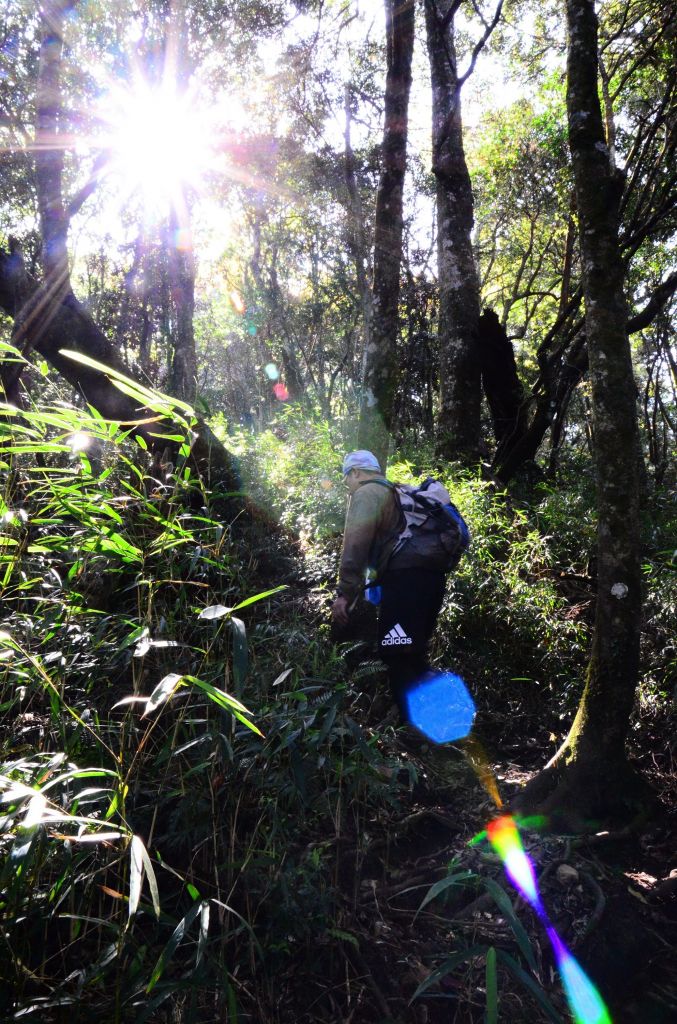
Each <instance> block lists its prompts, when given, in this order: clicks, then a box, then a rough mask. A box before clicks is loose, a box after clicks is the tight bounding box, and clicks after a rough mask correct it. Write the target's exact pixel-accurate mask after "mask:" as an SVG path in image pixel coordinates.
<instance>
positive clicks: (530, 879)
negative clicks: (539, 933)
mask: <svg viewBox="0 0 677 1024" xmlns="http://www.w3.org/2000/svg"><path fill="white" fill-rule="evenodd" d="M487 838H488V839H489V842H490V843H491V845H492V846H493V848H494V850H495V851H496V853H497V854H498V856H499V857H500V858H501V860H502V861H503V864H504V866H505V871H506V874H507V875H508V878H509V879H510V881H511V882H512V883H513V885H514V886H515V888H516V889H519V891H520V892H521V893H523V895H524V896H526V898H527V899H528V900H529V903H530V904H531V906H532V907H533V908H534V910H536V911H537V912H538V913H539V914H541V915H542V914H543V913H544V910H543V904H542V903H541V899H540V896H539V895H538V887H537V885H536V876H535V874H534V869H533V867H532V865H531V861H530V860H529V858H528V857H527V855H526V853H525V851H524V847H523V846H522V840H521V839H520V834H519V832H518V831H517V825H516V824H515V819H514V818H513V817H512V815H510V814H504V815H502V816H501V817H500V818H495V819H494V820H493V821H491V822H489V824H488V826H487Z"/></svg>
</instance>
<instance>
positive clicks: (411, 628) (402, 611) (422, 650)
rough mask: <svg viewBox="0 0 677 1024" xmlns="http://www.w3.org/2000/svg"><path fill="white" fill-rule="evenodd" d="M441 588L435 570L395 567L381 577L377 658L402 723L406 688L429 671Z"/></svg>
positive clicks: (442, 577)
mask: <svg viewBox="0 0 677 1024" xmlns="http://www.w3.org/2000/svg"><path fill="white" fill-rule="evenodd" d="M444 587H445V574H444V573H443V572H441V571H439V570H436V569H395V570H392V571H390V572H386V573H385V574H384V576H383V577H382V579H381V604H380V606H379V615H378V650H379V657H380V658H381V660H382V661H383V662H385V664H386V667H387V669H388V678H389V682H390V691H391V693H392V697H393V700H394V701H395V703H396V704H397V707H398V710H399V712H400V718H401V719H402V721H403V722H405V721H406V720H407V714H406V701H405V698H406V694H407V691H408V690H409V689H411V687H413V686H415V685H416V684H417V683H419V682H420V681H421V680H422V679H423V677H424V676H425V674H426V673H427V672H430V664H429V662H428V644H429V642H430V637H431V636H432V634H433V630H434V629H435V623H436V622H437V616H438V615H439V612H440V608H441V607H442V601H443V599H444Z"/></svg>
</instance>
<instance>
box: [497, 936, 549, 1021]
mask: <svg viewBox="0 0 677 1024" xmlns="http://www.w3.org/2000/svg"><path fill="white" fill-rule="evenodd" d="M496 956H497V957H498V959H499V960H500V962H501V963H502V964H504V965H505V966H506V967H507V968H508V970H509V971H510V972H511V974H512V975H513V976H514V977H515V978H517V980H518V981H520V982H521V983H522V985H524V987H525V988H526V989H528V990H529V992H531V994H532V995H533V996H534V997H535V998H536V1000H537V1001H538V1002H539V1003H540V1005H541V1006H542V1007H543V1009H544V1010H545V1012H546V1014H547V1015H548V1017H549V1018H550V1020H551V1021H553V1022H554V1024H564V1021H563V1019H562V1017H560V1015H559V1013H558V1012H557V1010H556V1009H555V1007H554V1006H553V1005H552V1003H551V1002H550V1000H549V999H548V997H547V995H546V994H545V992H544V991H543V989H542V988H541V986H540V985H539V984H538V982H537V981H534V979H533V978H532V977H531V975H530V974H527V972H526V971H525V970H524V969H523V968H522V967H520V965H519V964H518V963H517V961H516V960H515V959H513V957H511V956H510V954H509V953H506V952H505V950H503V949H497V950H496Z"/></svg>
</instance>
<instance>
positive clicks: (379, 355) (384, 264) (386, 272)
mask: <svg viewBox="0 0 677 1024" xmlns="http://www.w3.org/2000/svg"><path fill="white" fill-rule="evenodd" d="M385 10H386V38H387V74H386V91H385V124H384V130H383V157H382V167H381V178H380V182H379V187H378V193H377V196H376V216H375V221H374V278H373V288H372V295H373V302H372V320H371V331H370V334H371V339H370V344H369V346H368V350H367V358H366V360H365V373H364V384H363V388H362V402H361V407H360V426H359V431H358V446H359V447H360V448H368V449H369V450H371V451H373V452H374V454H375V455H376V457H377V458H378V459H379V461H380V462H381V465H382V466H383V468H384V469H385V464H386V461H387V458H388V448H389V444H390V432H391V428H392V415H393V405H394V396H395V389H396V386H397V351H396V346H397V332H398V303H399V295H400V264H401V261H402V233H403V225H404V221H403V216H402V194H403V188H404V174H405V169H406V161H407V127H408V111H409V92H410V89H411V59H412V54H413V50H414V2H413V0H385Z"/></svg>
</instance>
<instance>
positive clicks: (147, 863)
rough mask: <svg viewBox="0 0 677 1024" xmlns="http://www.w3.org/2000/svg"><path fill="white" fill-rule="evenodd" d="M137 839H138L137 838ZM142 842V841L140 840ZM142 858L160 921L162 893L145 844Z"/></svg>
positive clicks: (154, 907) (156, 913)
mask: <svg viewBox="0 0 677 1024" xmlns="http://www.w3.org/2000/svg"><path fill="white" fill-rule="evenodd" d="M135 838H137V837H135ZM139 841H140V840H139ZM140 842H141V841H140ZM141 856H142V858H143V866H144V868H145V870H146V878H147V879H148V888H149V889H150V898H151V900H152V901H153V910H154V911H155V916H156V918H157V919H158V921H159V920H160V910H161V907H160V893H159V890H158V884H157V878H156V877H155V870H154V868H153V865H152V863H151V859H150V857H149V856H148V850H147V849H146V847H145V845H144V844H143V842H141Z"/></svg>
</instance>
